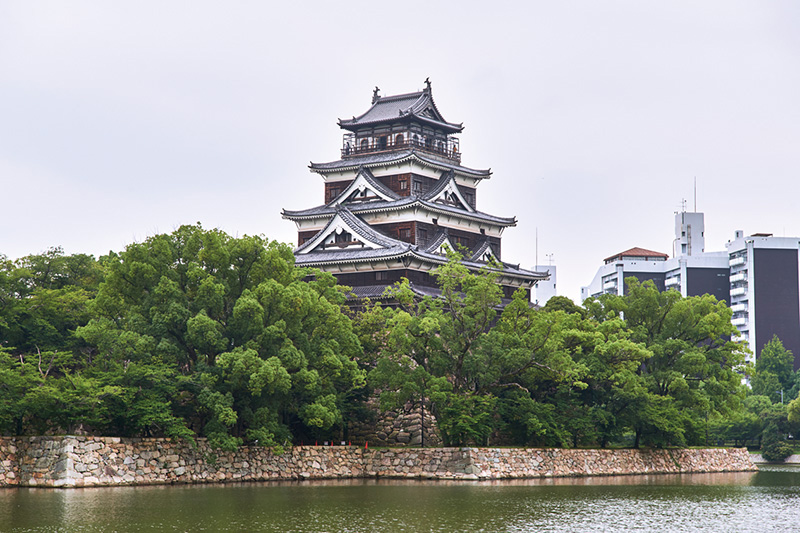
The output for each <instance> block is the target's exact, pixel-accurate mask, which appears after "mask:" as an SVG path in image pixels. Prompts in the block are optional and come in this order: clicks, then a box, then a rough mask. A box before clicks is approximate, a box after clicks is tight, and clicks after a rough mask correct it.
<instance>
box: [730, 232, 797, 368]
mask: <svg viewBox="0 0 800 533" xmlns="http://www.w3.org/2000/svg"><path fill="white" fill-rule="evenodd" d="M727 248H728V251H727V255H728V266H729V269H730V306H731V310H732V311H733V318H732V320H731V321H732V322H733V325H734V326H736V328H737V329H738V330H739V332H740V335H741V337H740V338H742V339H743V340H745V341H747V343H748V345H749V346H750V349H751V350H753V352H754V353H755V354H758V353H761V349H762V348H763V347H764V345H765V344H766V343H767V342H769V341H770V339H772V336H773V335H777V336H778V338H779V339H780V340H781V342H783V345H784V347H786V349H788V350H791V351H792V353H793V354H794V368H795V370H797V369H798V367H800V364H799V363H800V290H799V288H800V268H798V265H799V264H800V259H799V258H800V239H798V238H797V237H774V236H773V235H772V234H769V233H756V234H753V235H750V236H747V237H745V236H744V233H743V232H742V231H737V232H736V237H735V238H734V240H732V241H730V242H728V244H727Z"/></svg>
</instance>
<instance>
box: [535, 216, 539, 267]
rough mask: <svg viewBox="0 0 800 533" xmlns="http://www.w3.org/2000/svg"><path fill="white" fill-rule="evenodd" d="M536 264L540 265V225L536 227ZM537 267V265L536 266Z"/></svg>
mask: <svg viewBox="0 0 800 533" xmlns="http://www.w3.org/2000/svg"><path fill="white" fill-rule="evenodd" d="M536 265H537V266H538V265H539V227H538V226H537V227H536ZM534 268H536V267H534Z"/></svg>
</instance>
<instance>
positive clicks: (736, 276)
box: [730, 272, 747, 283]
mask: <svg viewBox="0 0 800 533" xmlns="http://www.w3.org/2000/svg"><path fill="white" fill-rule="evenodd" d="M745 280H747V273H746V272H739V273H738V274H734V275H733V276H731V279H730V282H731V283H734V282H736V281H745Z"/></svg>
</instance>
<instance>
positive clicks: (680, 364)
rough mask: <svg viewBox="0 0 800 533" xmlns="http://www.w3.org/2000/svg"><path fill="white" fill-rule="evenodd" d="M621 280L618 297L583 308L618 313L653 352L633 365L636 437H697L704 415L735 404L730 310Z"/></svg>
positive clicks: (735, 350)
mask: <svg viewBox="0 0 800 533" xmlns="http://www.w3.org/2000/svg"><path fill="white" fill-rule="evenodd" d="M626 281H627V285H626V295H625V296H612V295H606V296H603V297H601V298H599V299H598V300H597V301H595V302H591V303H590V304H589V306H587V307H588V309H589V310H590V313H591V314H592V315H593V316H594V317H595V318H596V319H597V320H600V321H607V320H609V319H610V317H620V318H624V322H625V328H626V329H627V330H628V332H629V339H630V340H631V341H632V342H635V343H638V344H640V345H642V346H643V347H645V348H646V349H647V350H648V351H650V352H651V353H652V356H650V357H648V358H647V359H645V360H644V361H643V362H642V364H641V366H640V367H639V369H638V370H637V375H638V376H639V377H640V378H641V380H642V381H641V382H640V383H641V387H642V388H639V389H637V391H638V392H637V394H636V405H637V409H636V413H635V417H634V419H632V420H631V422H632V425H633V428H634V431H635V433H636V444H639V443H642V444H648V445H657V446H660V445H667V444H678V445H680V444H683V443H689V444H698V443H700V442H702V429H701V428H703V427H704V426H705V420H706V419H707V417H708V416H711V417H712V418H713V417H716V416H726V415H728V414H731V413H735V412H737V411H738V410H740V409H741V399H742V398H743V395H744V389H743V387H742V386H741V374H740V372H741V371H742V369H743V365H744V358H743V351H742V349H741V347H740V346H739V345H737V344H736V343H733V342H731V341H730V340H729V339H730V337H731V336H732V335H733V334H734V333H735V328H734V327H733V326H732V325H731V322H730V318H731V312H730V310H729V309H728V308H727V307H726V306H725V304H724V303H723V302H717V301H716V299H715V298H714V297H713V296H710V295H704V296H695V297H690V298H682V297H681V296H680V294H679V293H677V292H676V291H665V292H659V291H658V290H657V289H656V288H655V285H654V284H653V283H652V282H645V283H639V282H638V281H636V280H635V279H633V278H629V279H628V280H626Z"/></svg>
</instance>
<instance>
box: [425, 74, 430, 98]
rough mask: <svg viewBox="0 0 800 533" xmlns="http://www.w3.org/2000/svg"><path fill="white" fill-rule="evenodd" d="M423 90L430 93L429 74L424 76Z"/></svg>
mask: <svg viewBox="0 0 800 533" xmlns="http://www.w3.org/2000/svg"><path fill="white" fill-rule="evenodd" d="M425 92H426V93H428V94H430V92H431V78H430V76H428V77H427V78H425Z"/></svg>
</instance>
